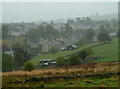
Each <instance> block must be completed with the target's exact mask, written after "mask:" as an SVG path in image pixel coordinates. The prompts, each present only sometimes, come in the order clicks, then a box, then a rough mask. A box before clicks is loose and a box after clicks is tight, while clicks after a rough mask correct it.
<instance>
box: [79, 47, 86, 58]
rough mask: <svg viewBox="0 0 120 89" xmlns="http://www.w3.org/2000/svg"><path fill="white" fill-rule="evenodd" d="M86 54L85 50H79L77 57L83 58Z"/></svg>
mask: <svg viewBox="0 0 120 89" xmlns="http://www.w3.org/2000/svg"><path fill="white" fill-rule="evenodd" d="M87 56H88V54H87V51H86V50H84V49H83V50H81V51H80V53H79V57H80V58H81V59H82V60H84V59H85V58H86V57H87Z"/></svg>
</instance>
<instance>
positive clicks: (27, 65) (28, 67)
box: [24, 62, 35, 71]
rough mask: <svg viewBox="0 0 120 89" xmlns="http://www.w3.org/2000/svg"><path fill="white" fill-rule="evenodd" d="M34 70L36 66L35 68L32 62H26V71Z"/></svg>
mask: <svg viewBox="0 0 120 89" xmlns="http://www.w3.org/2000/svg"><path fill="white" fill-rule="evenodd" d="M34 69H35V66H34V64H33V63H32V62H26V63H25V64H24V70H25V71H32V70H34Z"/></svg>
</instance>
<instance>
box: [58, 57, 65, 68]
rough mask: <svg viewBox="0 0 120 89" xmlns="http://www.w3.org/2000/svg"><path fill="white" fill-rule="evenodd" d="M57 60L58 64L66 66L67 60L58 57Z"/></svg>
mask: <svg viewBox="0 0 120 89" xmlns="http://www.w3.org/2000/svg"><path fill="white" fill-rule="evenodd" d="M56 62H57V66H64V65H65V61H64V59H63V58H61V57H60V58H57V59H56Z"/></svg>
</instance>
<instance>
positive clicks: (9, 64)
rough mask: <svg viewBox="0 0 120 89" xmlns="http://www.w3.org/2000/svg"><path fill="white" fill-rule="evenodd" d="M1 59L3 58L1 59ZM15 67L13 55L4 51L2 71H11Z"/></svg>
mask: <svg viewBox="0 0 120 89" xmlns="http://www.w3.org/2000/svg"><path fill="white" fill-rule="evenodd" d="M0 60H1V59H0ZM13 68H14V60H13V57H12V56H11V55H9V54H6V53H2V71H3V72H6V71H11V70H13Z"/></svg>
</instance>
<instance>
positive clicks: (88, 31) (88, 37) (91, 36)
mask: <svg viewBox="0 0 120 89" xmlns="http://www.w3.org/2000/svg"><path fill="white" fill-rule="evenodd" d="M93 36H94V32H93V30H92V28H89V29H87V30H86V37H87V39H88V40H90V41H92V40H93Z"/></svg>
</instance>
